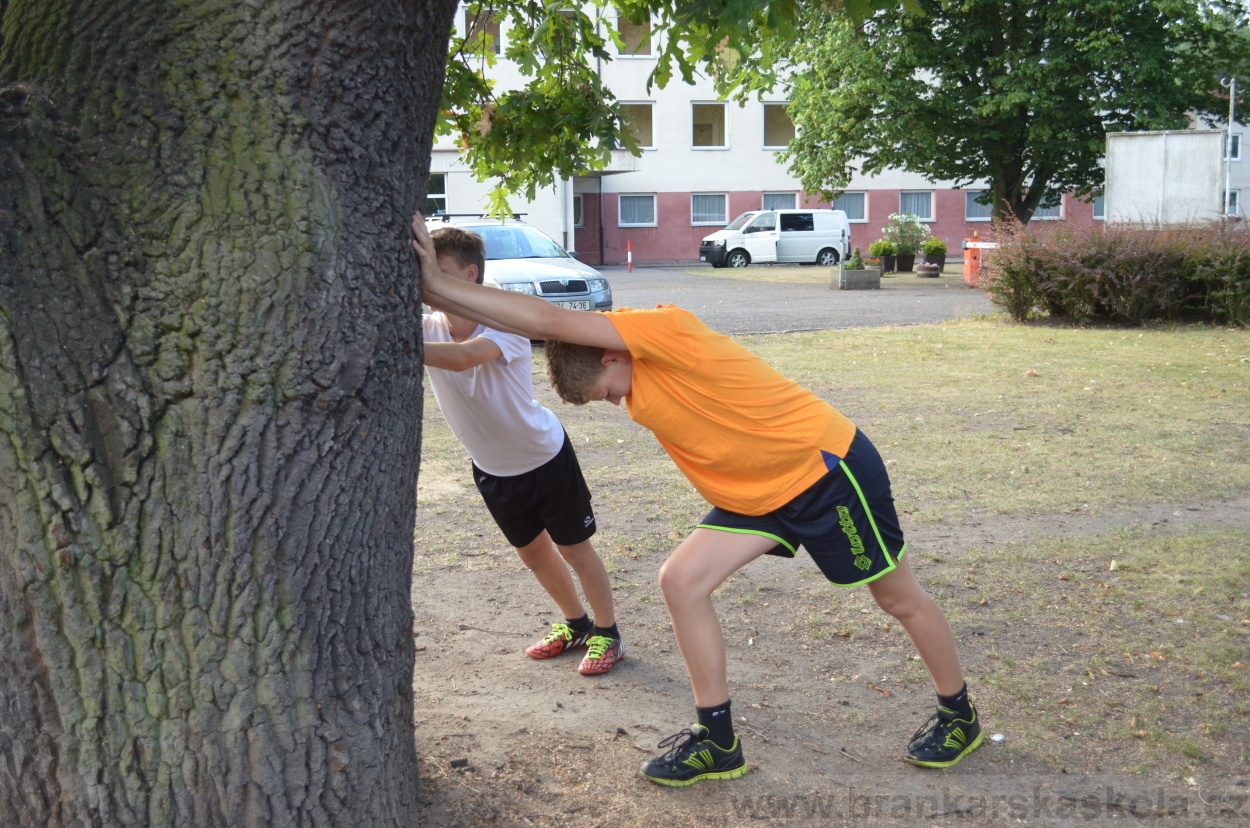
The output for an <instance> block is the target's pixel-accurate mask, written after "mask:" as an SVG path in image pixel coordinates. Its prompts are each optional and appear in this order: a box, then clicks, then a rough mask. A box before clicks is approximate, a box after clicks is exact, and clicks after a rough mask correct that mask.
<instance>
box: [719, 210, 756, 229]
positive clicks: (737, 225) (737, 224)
mask: <svg viewBox="0 0 1250 828" xmlns="http://www.w3.org/2000/svg"><path fill="white" fill-rule="evenodd" d="M756 215H758V214H757V213H743V214H742V215H740V216H738V217H737V218H736V219H734V220H733V221H732V222H730V224H729V226H728V227H726V228H725V229H726V230H739V229H741V228H742V225H744V224H746V223H747V222H748V221H750V220H751V219H753V218H755V216H756Z"/></svg>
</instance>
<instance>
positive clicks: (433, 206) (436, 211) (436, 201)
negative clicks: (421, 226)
mask: <svg viewBox="0 0 1250 828" xmlns="http://www.w3.org/2000/svg"><path fill="white" fill-rule="evenodd" d="M423 212H424V213H425V214H426V215H427V216H437V215H440V214H442V213H446V212H447V174H446V173H430V180H429V181H428V182H427V183H426V185H425V210H424V211H423Z"/></svg>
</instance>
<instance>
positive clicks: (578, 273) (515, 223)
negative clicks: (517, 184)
mask: <svg viewBox="0 0 1250 828" xmlns="http://www.w3.org/2000/svg"><path fill="white" fill-rule="evenodd" d="M426 221H427V222H428V223H429V225H430V228H431V229H434V228H435V227H437V226H438V225H439V223H440V222H445V223H447V224H454V225H455V226H457V227H463V228H464V229H465V230H471V231H473V232H474V233H477V234H478V235H479V236H481V237H482V241H484V242H485V243H486V278H485V283H486V284H488V285H492V286H494V287H499V288H502V289H503V290H510V291H513V292H515V293H528V294H529V295H531V296H538V297H539V298H542V299H546V300H547V301H548V302H550V303H551V304H553V305H559V306H560V307H563V308H572V309H574V310H602V311H608V310H612V288H611V286H610V285H609V284H608V280H607V279H606V278H604V275H603V274H602V273H600V272H599V271H597V270H595V269H594V268H593V267H590V266H589V265H586V264H582V263H581V262H579V261H578V260H577V259H576V258H574V257H573V256H572V255H570V254H569V253H568V251H566V250H565V249H564V248H563V247H561V246H560V245H559V244H557V243H556V242H555V241H554V240H553V239H552V238H551V237H550V236H548V235H547V234H546V233H544V232H543V231H541V230H539V229H538V228H537V227H535V226H534V225H532V224H527V223H525V222H524V221H521V220H520V219H519V218H510V219H507V220H506V221H502V220H500V219H497V218H494V217H492V216H484V215H478V214H473V215H463V214H455V213H452V214H442V215H434V216H429V217H427V218H426Z"/></svg>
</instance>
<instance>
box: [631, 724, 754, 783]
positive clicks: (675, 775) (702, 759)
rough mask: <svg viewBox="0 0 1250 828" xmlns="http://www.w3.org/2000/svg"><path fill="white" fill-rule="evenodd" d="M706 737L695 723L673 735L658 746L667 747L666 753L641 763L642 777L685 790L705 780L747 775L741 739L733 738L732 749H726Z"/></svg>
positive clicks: (702, 728) (702, 727)
mask: <svg viewBox="0 0 1250 828" xmlns="http://www.w3.org/2000/svg"><path fill="white" fill-rule="evenodd" d="M707 736H708V730H707V728H706V727H704V726H703V725H698V724H697V725H692V726H691V727H689V728H688V729H686V730H683V731H681V732H680V733H674V734H673V735H672V736H669V737H668V738H667V739H665V740H664V741H662V742H660V744H659V745H657V747H659V748H660V749H661V750H663V749H664V748H668V749H669V751H668V753H665V754H664V755H663V756H657V757H656V758H654V759H651V760H649V761H648V762H647V763H646V764H644V765H643V766H642V771H641V773H642V775H643V776H645V777H646V778H647V779H650V780H651V781H652V782H655V783H657V784H660V785H669V786H670V787H674V788H684V787H685V786H687V785H693V784H694V783H695V782H699V781H701V780H704V779H737V778H738V777H739V776H742V775H743V774H745V773H746V772H747V763H746V760H745V759H743V758H742V740H741V739H739V738H738V737H737V736H734V743H733V746H732V747H731V748H730V749H729V750H725V749H724V748H721V747H719V746H718V745H717V744H716V743H715V742H713V741H712V740H711V739H709V738H708V737H707Z"/></svg>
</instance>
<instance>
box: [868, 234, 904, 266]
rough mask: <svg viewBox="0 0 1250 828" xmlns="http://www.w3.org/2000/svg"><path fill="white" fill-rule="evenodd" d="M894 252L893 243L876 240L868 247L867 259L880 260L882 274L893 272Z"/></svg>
mask: <svg viewBox="0 0 1250 828" xmlns="http://www.w3.org/2000/svg"><path fill="white" fill-rule="evenodd" d="M896 252H897V251H896V250H895V248H894V242H892V241H887V240H886V239H877V240H876V241H875V242H873V243H872V244H870V245H868V257H869V258H870V259H878V260H880V262H881V272H882V273H892V272H894V255H895V253H896Z"/></svg>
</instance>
